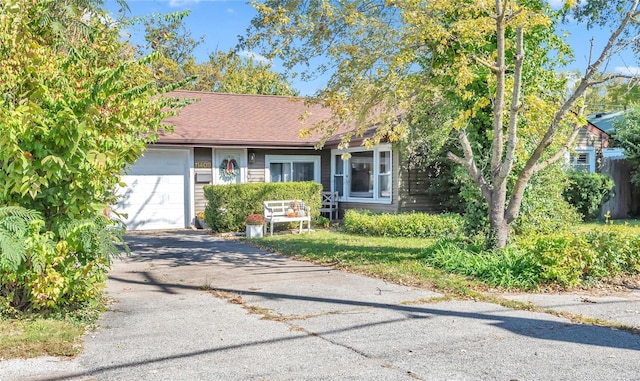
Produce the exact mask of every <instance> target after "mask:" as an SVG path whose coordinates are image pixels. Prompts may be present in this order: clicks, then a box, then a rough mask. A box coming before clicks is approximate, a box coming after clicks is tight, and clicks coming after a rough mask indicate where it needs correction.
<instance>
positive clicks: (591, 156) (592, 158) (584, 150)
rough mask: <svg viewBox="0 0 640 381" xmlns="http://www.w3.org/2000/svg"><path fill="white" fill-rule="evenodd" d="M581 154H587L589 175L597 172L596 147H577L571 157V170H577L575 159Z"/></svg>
mask: <svg viewBox="0 0 640 381" xmlns="http://www.w3.org/2000/svg"><path fill="white" fill-rule="evenodd" d="M580 154H587V160H588V164H589V173H594V172H595V171H596V149H595V147H576V148H575V149H574V150H573V152H571V154H570V155H569V160H568V161H569V168H571V169H575V167H574V166H575V162H574V160H575V159H574V158H575V157H576V156H579V155H580Z"/></svg>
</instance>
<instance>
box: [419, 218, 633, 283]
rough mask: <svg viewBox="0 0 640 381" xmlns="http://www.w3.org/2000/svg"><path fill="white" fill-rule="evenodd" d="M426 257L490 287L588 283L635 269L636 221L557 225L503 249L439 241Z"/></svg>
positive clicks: (431, 263)
mask: <svg viewBox="0 0 640 381" xmlns="http://www.w3.org/2000/svg"><path fill="white" fill-rule="evenodd" d="M425 258H426V259H425V261H426V262H427V263H428V264H429V265H431V266H434V267H438V268H441V269H443V270H446V271H449V272H452V273H456V274H461V275H466V276H472V277H475V278H477V279H479V280H482V281H483V282H486V283H487V284H489V285H491V286H495V287H505V288H520V289H535V288H538V287H539V286H541V285H557V286H562V287H576V286H589V285H590V284H591V283H593V282H594V281H597V280H601V279H606V278H612V277H616V276H620V275H635V274H638V273H640V227H637V226H624V225H620V226H619V225H614V226H610V225H608V226H603V227H599V228H596V229H592V230H590V231H588V232H586V233H574V232H569V231H559V232H555V233H553V234H532V235H528V236H526V237H521V238H520V239H518V240H517V241H516V242H514V243H512V244H510V245H509V246H507V247H506V248H505V249H503V250H484V251H483V250H482V249H479V248H478V247H471V246H464V245H462V243H461V242H446V241H445V242H443V243H442V244H440V246H438V247H437V248H436V249H435V250H433V251H432V252H427V253H425Z"/></svg>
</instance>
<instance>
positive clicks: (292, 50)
mask: <svg viewBox="0 0 640 381" xmlns="http://www.w3.org/2000/svg"><path fill="white" fill-rule="evenodd" d="M639 1H640V0H633V1H632V0H615V1H608V2H603V1H600V0H585V1H581V2H577V1H574V0H568V1H566V2H565V6H564V8H563V9H562V10H561V11H560V12H555V11H553V10H552V9H551V8H550V7H549V5H548V3H547V2H546V1H542V0H492V1H478V0H454V1H431V2H423V1H416V0H392V1H375V0H374V1H364V0H360V1H353V2H337V1H330V0H310V1H306V0H305V1H302V0H270V1H266V2H260V3H257V2H256V3H254V6H255V7H256V9H257V11H258V15H257V16H256V17H255V18H254V20H253V21H252V29H251V30H250V33H249V34H250V35H249V36H248V37H247V39H246V40H244V41H243V43H244V44H245V46H247V47H248V48H250V49H254V48H263V49H264V54H265V55H266V56H267V57H268V58H275V57H277V58H280V59H282V60H283V61H284V65H285V67H287V68H289V69H291V70H296V69H298V68H300V67H303V68H304V67H306V66H308V65H309V64H310V63H311V62H312V61H311V60H312V59H313V58H316V57H325V58H326V61H324V64H321V65H320V66H318V67H313V68H312V70H307V71H304V72H303V78H306V77H308V76H310V75H317V74H323V73H329V74H330V77H329V80H328V83H327V85H326V87H325V88H324V89H321V90H319V91H318V92H317V93H316V94H315V97H314V98H313V99H311V101H312V102H317V103H320V104H322V105H324V106H326V107H330V108H331V109H332V110H333V117H332V119H330V120H327V121H325V122H323V123H320V124H318V125H317V126H315V129H316V130H319V131H321V132H323V133H324V135H325V136H329V135H331V134H333V133H334V132H335V131H336V130H337V129H338V128H349V129H350V130H351V134H347V135H345V138H344V139H343V141H342V144H341V147H346V146H348V144H349V139H350V138H351V137H352V136H353V135H354V134H356V135H362V134H363V133H364V131H365V130H366V129H367V128H369V127H370V126H377V128H376V133H375V134H374V135H373V137H371V138H368V139H365V144H368V145H372V144H377V143H379V142H380V141H381V140H382V139H387V140H390V141H396V140H399V139H400V138H402V136H403V135H404V133H405V132H406V128H407V125H406V120H404V119H402V118H398V115H399V114H401V113H403V112H404V111H406V110H410V109H411V105H412V101H413V100H414V99H415V97H416V96H418V95H421V94H429V93H431V92H434V91H437V92H441V93H443V94H445V96H446V99H447V100H448V101H450V102H453V103H454V104H455V105H456V106H457V107H458V110H459V111H458V117H457V118H455V120H454V121H453V123H452V124H453V126H454V128H455V129H456V131H457V132H456V135H457V140H458V144H459V145H460V148H461V152H462V154H460V155H456V154H454V153H450V154H449V158H450V159H451V160H453V161H454V162H456V163H458V164H459V165H461V166H462V167H464V168H465V169H466V171H467V172H468V173H469V175H470V177H471V178H472V179H473V181H474V182H475V183H476V185H477V186H478V188H479V189H480V191H481V192H482V195H483V198H484V200H485V202H486V203H487V204H488V206H489V208H488V210H489V212H488V219H489V221H490V225H491V230H492V233H493V236H494V239H495V241H494V242H495V246H496V247H504V246H505V245H506V243H507V240H508V238H509V225H510V224H511V223H512V222H513V221H514V220H515V219H516V218H517V217H518V215H519V213H520V206H521V203H522V199H523V194H524V191H525V188H526V187H527V184H528V183H529V181H530V179H531V178H532V176H533V175H534V174H536V173H537V172H540V171H541V170H543V169H545V168H546V167H548V166H549V165H551V164H553V163H555V162H557V161H558V160H560V159H562V158H563V157H564V152H566V150H567V149H569V148H570V147H571V146H572V145H573V142H574V141H575V139H576V137H577V134H578V131H579V128H580V127H581V126H582V125H583V124H584V122H585V120H584V118H582V117H580V115H581V112H582V104H581V101H580V99H581V98H582V96H583V95H584V93H585V91H586V90H587V89H588V88H589V87H591V86H594V85H596V84H597V83H601V82H602V81H606V80H609V79H611V78H612V77H613V76H614V75H603V76H602V77H599V78H598V77H597V74H598V73H599V70H600V69H601V67H602V66H603V64H604V63H605V62H606V61H607V60H608V59H609V58H610V57H611V56H612V55H614V54H615V53H617V52H618V51H619V50H620V49H624V48H627V47H629V46H630V45H633V44H634V42H635V41H636V39H637V36H638V34H637V27H638V2H639ZM570 13H571V14H572V16H573V17H574V19H575V20H577V22H584V23H587V24H588V25H589V26H593V25H605V24H606V25H607V26H609V27H610V28H611V29H610V30H611V34H610V36H609V38H608V40H607V42H606V44H605V45H604V47H603V48H602V50H601V51H600V52H599V53H598V54H594V55H593V59H592V61H591V62H590V64H589V67H588V68H586V70H585V72H584V73H583V74H582V76H581V78H580V79H579V81H578V84H577V86H576V87H575V89H574V90H573V91H571V92H570V93H569V94H567V93H566V91H565V89H566V85H567V83H566V79H564V78H562V77H561V76H559V75H557V74H556V72H555V70H554V69H556V68H558V67H559V65H561V64H564V63H565V61H564V59H565V57H566V56H567V54H569V53H570V51H569V49H568V47H567V46H566V44H564V43H563V42H562V41H561V40H559V39H558V37H557V36H556V34H555V33H554V31H555V30H554V27H555V23H556V20H557V19H558V17H560V16H562V15H569V14H570ZM314 69H315V70H314ZM487 106H488V109H489V110H490V111H489V112H488V113H487V112H486V111H485V110H486V109H487ZM478 114H487V117H488V118H489V120H490V121H491V129H490V131H487V136H489V138H490V141H491V149H490V151H489V152H483V151H481V150H478V148H481V147H478V145H477V144H475V142H474V141H473V136H471V135H470V134H468V132H467V126H468V125H469V123H471V122H472V121H473V119H474V118H476V117H477V116H478ZM524 137H526V139H524ZM483 158H486V160H487V161H486V163H487V164H486V167H485V166H483V160H482V159H483ZM511 176H514V177H515V181H514V183H513V185H512V186H511V185H510V184H509V181H507V179H508V178H510V177H511Z"/></svg>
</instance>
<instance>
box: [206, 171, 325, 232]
mask: <svg viewBox="0 0 640 381" xmlns="http://www.w3.org/2000/svg"><path fill="white" fill-rule="evenodd" d="M321 192H322V185H320V184H318V183H315V182H311V181H309V182H289V183H248V184H231V185H209V186H205V187H204V195H205V198H206V199H207V207H206V209H205V213H204V214H205V217H204V220H205V222H206V223H207V225H208V226H209V227H210V228H211V230H212V231H213V232H217V233H220V232H229V231H244V230H245V218H246V217H247V216H248V215H249V214H252V213H257V214H263V213H264V210H263V207H262V202H263V201H269V200H302V201H304V202H305V204H307V205H308V206H309V207H311V221H317V217H318V216H319V215H320V203H321V196H320V193H321Z"/></svg>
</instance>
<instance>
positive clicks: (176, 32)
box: [143, 12, 204, 86]
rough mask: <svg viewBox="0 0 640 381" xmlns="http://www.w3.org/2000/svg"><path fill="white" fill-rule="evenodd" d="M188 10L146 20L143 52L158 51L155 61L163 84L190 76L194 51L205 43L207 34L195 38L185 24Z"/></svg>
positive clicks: (158, 79) (159, 79)
mask: <svg viewBox="0 0 640 381" xmlns="http://www.w3.org/2000/svg"><path fill="white" fill-rule="evenodd" d="M188 14H189V12H176V13H173V14H168V15H158V16H152V17H149V18H146V19H145V36H144V38H145V41H146V46H145V47H144V48H143V51H146V52H147V53H151V52H156V53H157V54H159V56H160V57H159V58H158V59H157V60H156V61H155V62H154V63H153V68H154V71H155V76H156V79H157V81H158V83H159V84H160V86H164V85H167V84H169V83H174V82H178V81H183V80H184V79H186V78H188V77H190V76H191V75H192V73H191V72H190V70H189V68H193V65H194V64H195V59H194V57H193V51H194V50H195V48H197V47H198V46H199V45H200V44H202V43H203V42H204V36H200V37H198V38H194V37H193V36H192V33H191V31H190V30H189V29H188V28H187V26H186V25H185V24H184V18H185V17H186V16H187V15H188Z"/></svg>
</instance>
